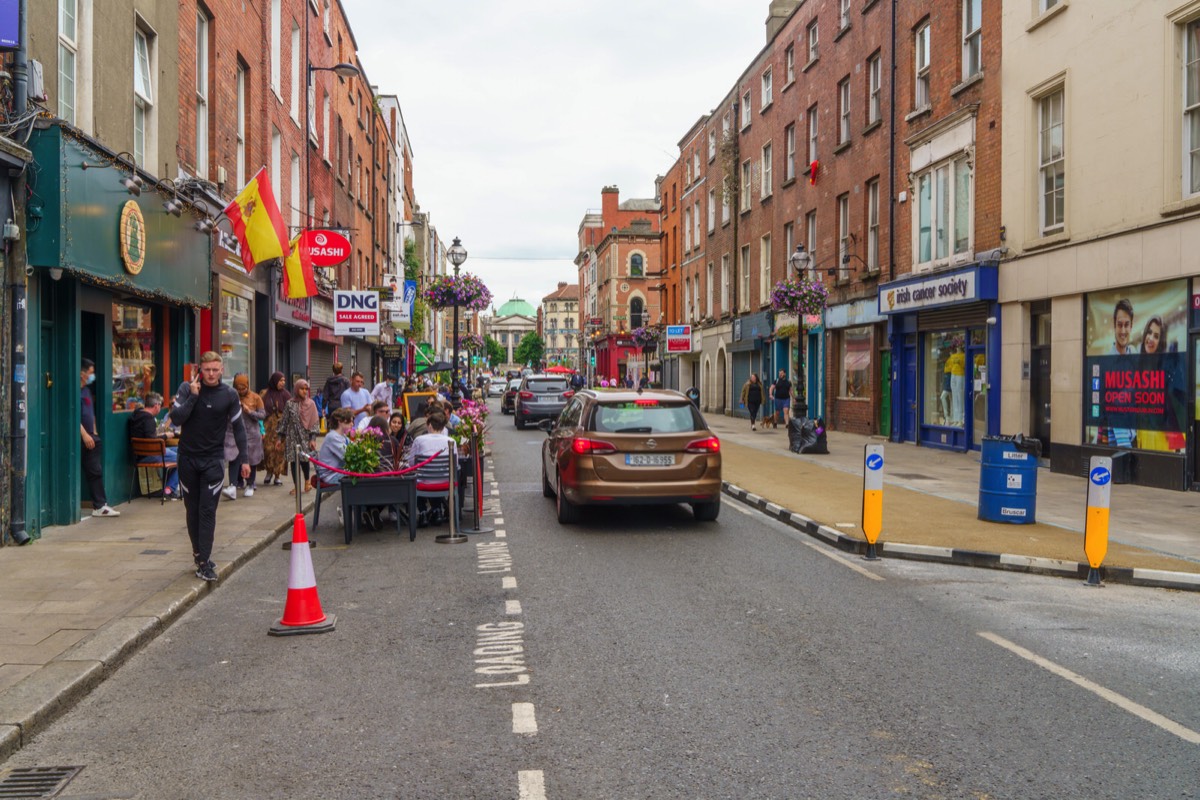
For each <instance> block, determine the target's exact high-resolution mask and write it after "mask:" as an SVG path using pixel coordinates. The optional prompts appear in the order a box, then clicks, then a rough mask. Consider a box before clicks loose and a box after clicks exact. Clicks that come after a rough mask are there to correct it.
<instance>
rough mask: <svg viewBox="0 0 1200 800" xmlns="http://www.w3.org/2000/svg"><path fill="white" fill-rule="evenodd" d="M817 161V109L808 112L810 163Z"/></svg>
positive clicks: (814, 107) (813, 108)
mask: <svg viewBox="0 0 1200 800" xmlns="http://www.w3.org/2000/svg"><path fill="white" fill-rule="evenodd" d="M816 160H817V107H816V106H815V105H814V106H813V107H812V108H810V109H809V110H808V163H810V164H811V163H812V162H814V161H816Z"/></svg>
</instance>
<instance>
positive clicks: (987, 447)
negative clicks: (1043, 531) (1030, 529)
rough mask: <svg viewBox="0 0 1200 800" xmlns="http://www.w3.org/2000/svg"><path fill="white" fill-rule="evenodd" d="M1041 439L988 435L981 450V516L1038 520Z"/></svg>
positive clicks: (1019, 521) (1017, 521) (992, 519)
mask: <svg viewBox="0 0 1200 800" xmlns="http://www.w3.org/2000/svg"><path fill="white" fill-rule="evenodd" d="M1040 455H1041V442H1039V441H1038V440H1037V439H1026V438H1025V437H1023V436H1015V437H1014V436H987V437H985V438H984V440H983V442H982V446H981V451H980V459H979V462H980V469H979V519H982V520H986V521H987V522H1008V523H1011V524H1014V525H1031V524H1033V523H1034V522H1036V521H1037V470H1038V456H1040Z"/></svg>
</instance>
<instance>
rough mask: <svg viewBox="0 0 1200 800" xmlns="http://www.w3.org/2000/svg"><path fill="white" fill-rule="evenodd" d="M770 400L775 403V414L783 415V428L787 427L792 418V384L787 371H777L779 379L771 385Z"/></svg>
mask: <svg viewBox="0 0 1200 800" xmlns="http://www.w3.org/2000/svg"><path fill="white" fill-rule="evenodd" d="M771 398H772V399H773V400H774V401H775V413H776V414H783V427H785V428H786V427H787V426H788V422H789V421H790V420H791V416H792V382H791V381H789V380H788V377H787V371H786V370H782V369H781V370H779V378H778V379H777V380H776V381H775V383H773V384H771Z"/></svg>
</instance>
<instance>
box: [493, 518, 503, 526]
mask: <svg viewBox="0 0 1200 800" xmlns="http://www.w3.org/2000/svg"><path fill="white" fill-rule="evenodd" d="M492 522H494V523H496V524H497V525H503V524H504V517H496V518H495V519H494V520H492Z"/></svg>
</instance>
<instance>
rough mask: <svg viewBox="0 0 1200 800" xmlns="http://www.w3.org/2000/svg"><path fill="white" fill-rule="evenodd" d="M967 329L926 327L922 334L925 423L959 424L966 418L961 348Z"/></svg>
mask: <svg viewBox="0 0 1200 800" xmlns="http://www.w3.org/2000/svg"><path fill="white" fill-rule="evenodd" d="M966 334H967V332H966V330H964V329H962V328H957V329H952V330H944V331H928V332H926V333H925V334H923V338H924V342H923V347H924V354H923V358H922V359H921V360H922V365H921V366H922V369H923V371H924V373H925V374H924V378H925V380H924V385H925V389H924V392H923V402H922V404H921V405H922V407H923V413H922V421H923V422H924V423H925V424H926V425H946V426H949V427H952V428H961V427H963V425H964V419H965V418H966V408H967V406H966V399H967V393H966V389H967V380H966V379H967V374H966V373H967V357H966V354H965V353H964V352H963V343H964V342H965V341H966Z"/></svg>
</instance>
